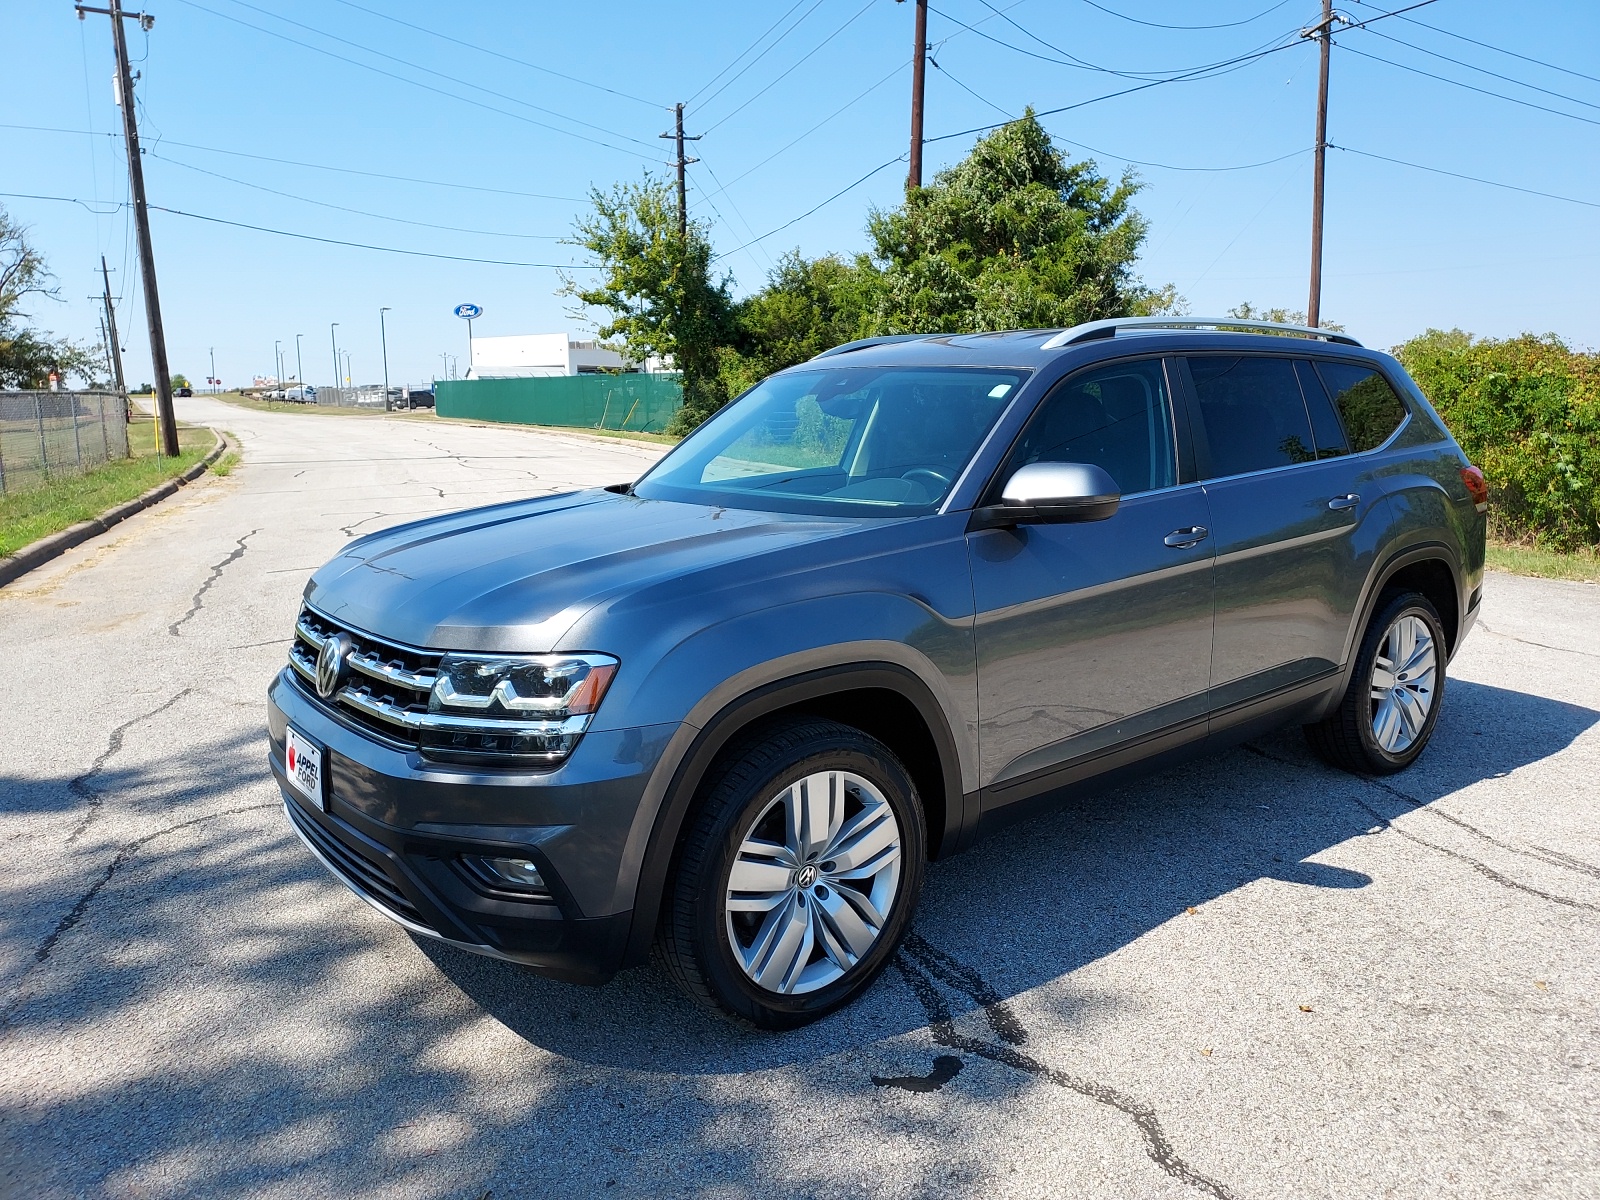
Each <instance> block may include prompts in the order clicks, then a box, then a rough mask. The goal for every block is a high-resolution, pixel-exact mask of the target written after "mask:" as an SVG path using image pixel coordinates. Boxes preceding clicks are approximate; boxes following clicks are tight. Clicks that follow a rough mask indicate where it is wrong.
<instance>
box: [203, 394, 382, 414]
mask: <svg viewBox="0 0 1600 1200" xmlns="http://www.w3.org/2000/svg"><path fill="white" fill-rule="evenodd" d="M206 399H207V400H221V401H222V402H223V403H224V404H234V405H237V406H238V407H240V408H248V409H250V410H251V411H252V412H269V413H300V414H302V415H304V414H306V413H311V414H312V415H314V416H324V417H327V416H342V417H351V416H359V417H381V416H383V415H384V411H383V409H381V408H340V407H339V406H338V405H336V404H304V403H302V402H301V401H299V400H260V399H257V398H256V397H255V396H246V395H243V394H242V393H240V392H219V393H217V394H216V395H212V394H211V393H210V392H207V393H206Z"/></svg>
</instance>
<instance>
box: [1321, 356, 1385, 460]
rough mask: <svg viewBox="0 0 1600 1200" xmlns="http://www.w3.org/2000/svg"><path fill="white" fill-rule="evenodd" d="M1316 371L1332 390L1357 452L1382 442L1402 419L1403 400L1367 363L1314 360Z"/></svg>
mask: <svg viewBox="0 0 1600 1200" xmlns="http://www.w3.org/2000/svg"><path fill="white" fill-rule="evenodd" d="M1317 372H1318V374H1320V375H1321V376H1322V382H1323V383H1325V384H1327V385H1328V391H1330V392H1332V393H1333V402H1334V403H1335V404H1337V405H1338V406H1339V415H1340V416H1341V417H1343V418H1344V427H1345V431H1346V432H1347V433H1348V434H1349V435H1350V445H1351V448H1352V449H1354V450H1355V452H1356V453H1357V454H1360V453H1361V452H1362V451H1363V450H1375V449H1377V448H1378V447H1379V446H1381V445H1383V444H1384V443H1385V442H1387V441H1388V440H1389V436H1390V435H1391V434H1392V433H1394V431H1395V430H1396V429H1399V428H1400V422H1401V421H1403V420H1405V418H1406V406H1405V404H1404V403H1402V402H1401V400H1400V397H1399V396H1397V395H1395V394H1394V389H1393V388H1392V387H1390V386H1389V384H1388V381H1387V380H1385V379H1384V377H1383V376H1382V375H1379V374H1378V373H1377V372H1376V371H1374V370H1373V369H1372V368H1371V367H1358V366H1355V365H1354V364H1352V363H1332V362H1325V363H1318V364H1317Z"/></svg>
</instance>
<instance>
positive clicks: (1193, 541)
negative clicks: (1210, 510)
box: [1163, 525, 1211, 550]
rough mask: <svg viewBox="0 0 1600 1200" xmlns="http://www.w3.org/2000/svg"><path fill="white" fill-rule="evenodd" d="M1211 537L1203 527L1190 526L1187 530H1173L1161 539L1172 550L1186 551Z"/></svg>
mask: <svg viewBox="0 0 1600 1200" xmlns="http://www.w3.org/2000/svg"><path fill="white" fill-rule="evenodd" d="M1210 536H1211V530H1209V529H1207V528H1206V527H1205V526H1204V525H1191V526H1190V527H1189V528H1188V529H1174V530H1173V531H1172V532H1171V533H1169V534H1167V536H1166V537H1165V538H1164V539H1163V540H1164V541H1165V542H1166V543H1167V545H1169V546H1171V547H1172V548H1173V549H1174V550H1187V549H1188V548H1189V547H1190V546H1198V545H1199V544H1200V543H1201V542H1203V541H1205V540H1206V538H1208V537H1210Z"/></svg>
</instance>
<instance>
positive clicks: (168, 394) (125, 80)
mask: <svg viewBox="0 0 1600 1200" xmlns="http://www.w3.org/2000/svg"><path fill="white" fill-rule="evenodd" d="M110 4H111V7H110V8H91V7H90V6H89V5H87V4H79V5H77V9H78V20H80V21H81V20H83V17H84V14H85V13H99V14H100V15H102V16H106V17H110V18H111V42H112V45H113V46H114V47H115V48H116V52H117V102H118V103H119V104H120V105H121V107H122V140H123V142H124V144H125V145H126V147H127V150H128V186H129V190H130V192H131V194H132V197H133V222H134V225H135V226H136V227H137V229H138V233H139V274H140V277H141V278H142V279H143V280H144V313H145V317H146V318H147V319H148V320H149V322H150V366H151V368H152V369H153V370H154V371H155V376H156V418H157V421H158V422H159V424H160V426H161V448H162V452H163V453H164V454H166V455H168V456H169V457H171V458H176V457H177V456H178V422H177V420H176V419H175V418H174V417H173V415H172V376H171V374H170V373H169V371H168V370H167V339H166V333H165V331H164V330H163V329H162V326H161V296H160V294H159V293H158V292H157V290H156V254H155V250H154V249H153V248H152V247H151V245H150V210H149V208H148V207H147V206H146V204H145V199H144V164H143V162H142V161H141V160H140V157H139V120H138V117H137V116H136V115H135V113H134V108H133V71H132V69H131V68H130V67H129V66H128V39H127V37H126V36H125V34H124V33H123V29H122V22H123V21H124V20H128V21H138V22H139V27H140V28H141V29H146V30H148V29H149V28H150V27H151V26H152V25H154V24H155V23H156V19H155V18H154V17H152V16H151V15H150V14H149V13H130V12H123V11H122V0H110Z"/></svg>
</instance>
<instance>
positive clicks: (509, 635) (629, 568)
mask: <svg viewBox="0 0 1600 1200" xmlns="http://www.w3.org/2000/svg"><path fill="white" fill-rule="evenodd" d="M863 520H865V519H850V518H820V517H809V516H797V515H793V514H788V513H766V512H751V511H747V510H742V509H726V508H713V507H708V506H703V505H696V504H680V503H677V502H674V501H667V500H644V499H640V498H639V497H636V496H621V495H617V494H615V493H613V492H607V491H601V490H595V491H584V492H573V493H569V494H567V495H563V496H549V497H542V498H539V499H536V500H521V501H516V502H513V503H510V504H497V505H493V506H491V507H488V508H475V509H468V510H466V511H465V512H459V513H451V514H449V515H448V516H442V517H434V518H430V519H429V520H426V521H415V522H412V523H410V524H406V525H400V526H397V527H395V528H393V529H385V530H380V531H379V532H377V533H374V534H371V535H369V536H367V537H364V538H361V539H359V540H358V541H355V542H352V543H351V544H350V545H349V546H347V547H345V549H344V550H343V551H342V552H341V553H340V554H339V555H338V557H336V558H334V559H333V560H332V561H330V562H329V563H328V564H327V565H326V566H324V567H323V568H322V569H321V570H319V571H318V572H317V573H316V574H315V575H314V576H312V578H311V582H310V583H309V584H308V585H307V586H306V599H307V600H308V601H309V602H310V603H311V604H313V605H315V606H316V608H317V609H318V610H320V611H321V612H323V613H326V614H327V615H328V616H329V617H332V618H333V619H334V620H336V621H338V622H340V623H341V624H345V625H349V626H352V627H354V628H356V629H360V630H364V631H366V632H367V633H371V634H374V635H376V636H378V637H381V638H385V639H388V640H391V641H396V642H403V643H406V644H409V645H413V646H419V647H427V648H430V649H439V650H483V651H490V650H495V651H502V652H510V653H528V654H532V653H542V652H546V651H551V650H584V649H594V648H595V647H584V646H563V645H560V644H559V643H560V639H561V637H562V635H563V634H565V633H566V632H567V630H569V629H571V628H572V626H573V624H574V623H575V622H576V621H577V620H578V619H579V618H580V617H581V616H583V614H584V613H585V612H587V611H589V609H591V608H593V607H594V606H595V605H596V604H599V603H601V602H602V601H604V600H606V599H607V598H609V597H612V596H614V595H616V594H617V593H618V592H621V591H625V590H629V589H633V588H638V587H642V586H648V585H649V584H651V583H654V582H659V581H661V580H663V579H668V578H672V577H676V576H681V575H685V574H689V573H693V572H697V571H702V570H705V569H707V568H709V567H715V566H718V565H720V564H723V563H727V562H730V561H736V560H741V559H746V558H749V557H751V556H753V555H757V554H764V553H770V552H772V551H775V550H784V549H788V548H792V547H796V546H799V545H802V544H805V543H809V542H814V541H817V540H818V539H822V538H827V537H833V536H837V535H839V534H842V533H846V532H849V531H850V530H853V529H856V528H859V527H860V526H861V524H862V523H863Z"/></svg>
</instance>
